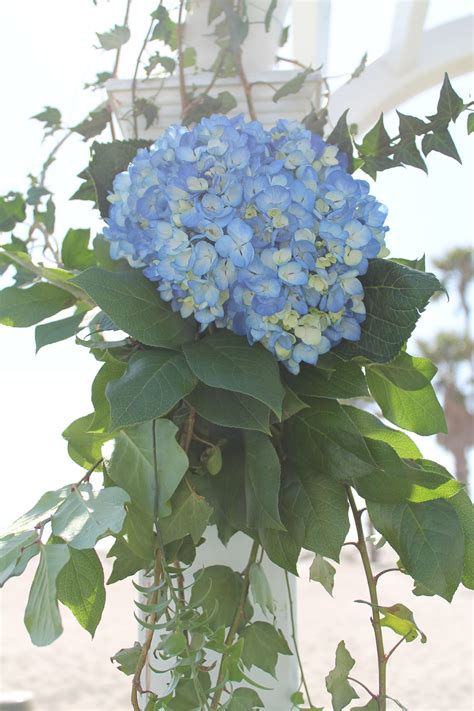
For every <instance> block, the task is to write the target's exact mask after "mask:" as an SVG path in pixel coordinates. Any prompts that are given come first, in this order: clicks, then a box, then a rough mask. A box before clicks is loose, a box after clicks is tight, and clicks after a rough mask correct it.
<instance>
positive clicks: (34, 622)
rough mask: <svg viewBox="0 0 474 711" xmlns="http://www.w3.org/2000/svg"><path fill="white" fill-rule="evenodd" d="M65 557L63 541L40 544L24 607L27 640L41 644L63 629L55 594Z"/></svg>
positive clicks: (66, 549)
mask: <svg viewBox="0 0 474 711" xmlns="http://www.w3.org/2000/svg"><path fill="white" fill-rule="evenodd" d="M68 560H69V548H68V546H67V545H65V544H64V543H59V544H55V543H53V544H51V545H46V546H45V545H41V549H40V562H39V565H38V568H37V570H36V573H35V577H34V579H33V583H32V585H31V589H30V594H29V597H28V603H27V605H26V610H25V620H24V621H25V627H26V629H27V630H28V632H29V634H30V638H31V641H32V642H33V644H35V645H36V646H37V647H44V646H46V645H47V644H51V643H52V642H54V640H55V639H57V638H58V637H59V636H60V634H61V633H62V631H63V628H62V624H61V617H60V615H59V609H58V601H57V595H56V579H57V577H58V575H59V572H60V571H61V570H62V569H63V568H64V566H65V565H66V563H67V562H68Z"/></svg>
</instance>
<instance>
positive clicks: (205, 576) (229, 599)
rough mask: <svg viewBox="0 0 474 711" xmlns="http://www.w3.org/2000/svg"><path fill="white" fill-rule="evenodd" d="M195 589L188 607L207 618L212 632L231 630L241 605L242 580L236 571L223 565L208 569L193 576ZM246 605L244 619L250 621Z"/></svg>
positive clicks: (212, 566) (203, 569)
mask: <svg viewBox="0 0 474 711" xmlns="http://www.w3.org/2000/svg"><path fill="white" fill-rule="evenodd" d="M194 581H195V582H194V585H193V587H192V591H191V598H190V601H189V604H190V606H191V607H202V609H203V610H204V613H205V614H206V615H207V616H209V618H210V619H209V620H208V624H209V626H210V627H211V629H213V630H217V629H219V627H222V626H224V627H230V625H231V624H232V621H233V619H234V615H235V611H236V609H237V607H238V605H239V602H240V595H241V590H242V584H243V583H242V578H241V577H240V575H239V574H238V573H236V572H235V570H232V569H231V568H228V567H227V566H225V565H211V566H208V567H207V568H202V569H201V570H198V572H197V573H195V574H194ZM250 610H251V607H250V605H249V603H247V605H246V608H245V611H244V618H249V617H250Z"/></svg>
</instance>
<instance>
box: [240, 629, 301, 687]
mask: <svg viewBox="0 0 474 711" xmlns="http://www.w3.org/2000/svg"><path fill="white" fill-rule="evenodd" d="M241 638H243V640H244V650H243V652H242V661H243V663H244V664H245V666H246V667H247V669H250V668H251V667H253V666H255V667H258V668H259V669H263V671H265V672H267V674H271V675H272V676H275V668H276V664H277V661H278V655H279V654H289V655H291V651H290V649H289V647H288V645H287V643H286V641H285V638H284V637H283V635H282V633H281V632H280V630H276V629H275V627H274V626H273V625H270V624H269V623H268V622H253V623H252V624H251V625H248V626H247V627H246V628H245V629H244V631H243V632H242V633H241Z"/></svg>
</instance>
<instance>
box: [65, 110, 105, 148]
mask: <svg viewBox="0 0 474 711" xmlns="http://www.w3.org/2000/svg"><path fill="white" fill-rule="evenodd" d="M111 117H112V114H111V111H110V108H109V107H108V106H103V107H102V108H100V109H96V110H95V111H91V112H90V114H89V115H88V116H87V117H86V118H85V119H84V121H81V123H78V124H77V126H74V127H73V128H72V130H73V131H75V132H76V133H79V134H80V135H81V136H82V137H83V138H84V140H85V141H88V140H89V139H90V138H94V136H99V135H100V134H101V133H102V131H104V130H105V129H106V128H107V126H108V125H109V123H110V119H111Z"/></svg>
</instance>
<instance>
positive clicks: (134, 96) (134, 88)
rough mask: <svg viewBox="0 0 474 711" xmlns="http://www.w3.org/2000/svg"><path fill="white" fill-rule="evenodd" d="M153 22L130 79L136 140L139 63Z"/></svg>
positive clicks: (152, 22)
mask: <svg viewBox="0 0 474 711" xmlns="http://www.w3.org/2000/svg"><path fill="white" fill-rule="evenodd" d="M154 22H155V21H154V20H152V21H151V22H150V25H149V27H148V30H147V33H146V35H145V39H144V40H143V44H142V46H141V48H140V51H139V53H138V56H137V61H136V62H135V70H134V72H133V77H132V118H133V136H134V138H138V116H137V110H136V107H135V104H136V101H137V77H138V71H139V69H140V62H141V60H142V56H143V52H144V51H145V48H146V46H147V44H148V41H149V39H150V34H151V31H152V29H153V24H154Z"/></svg>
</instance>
